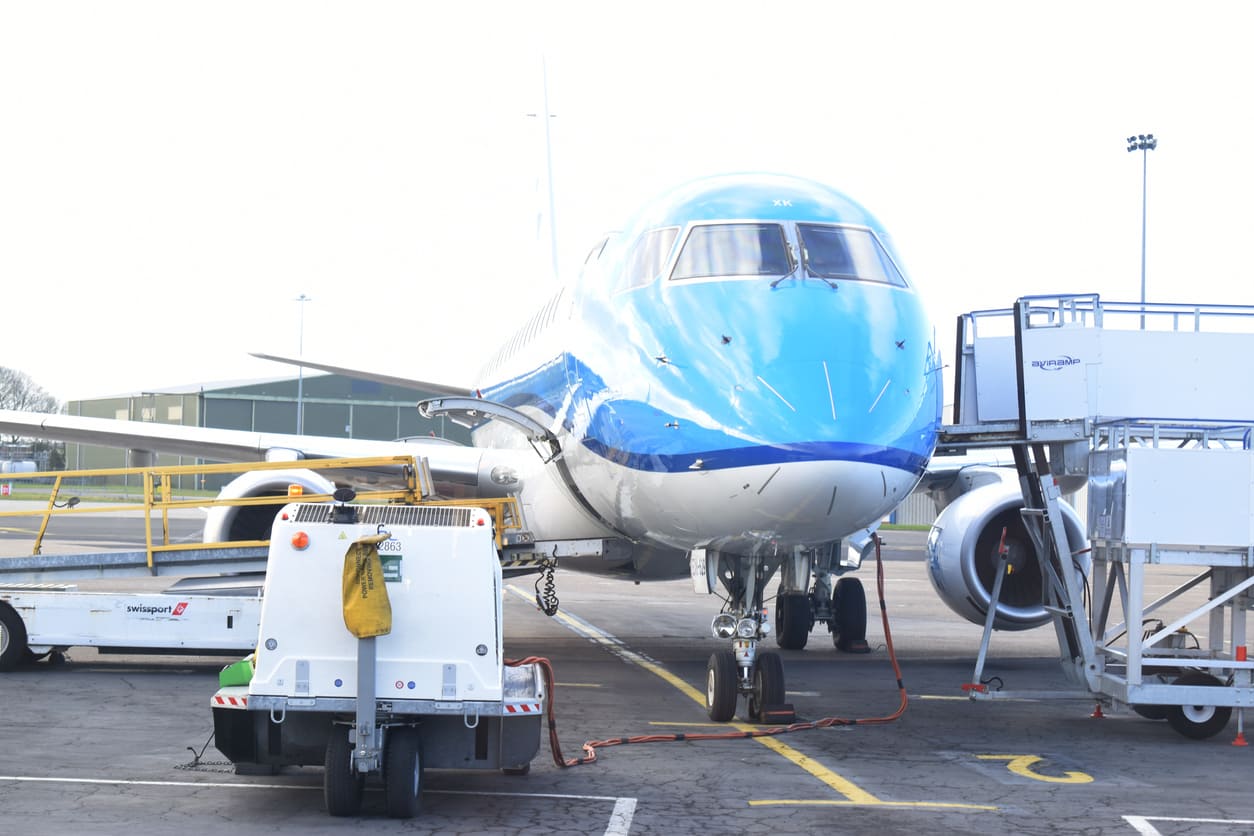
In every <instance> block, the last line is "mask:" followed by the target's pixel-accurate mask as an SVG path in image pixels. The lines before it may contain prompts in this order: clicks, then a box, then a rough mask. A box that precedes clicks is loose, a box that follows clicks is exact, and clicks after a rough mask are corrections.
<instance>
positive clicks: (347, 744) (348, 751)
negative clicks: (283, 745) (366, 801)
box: [322, 725, 366, 816]
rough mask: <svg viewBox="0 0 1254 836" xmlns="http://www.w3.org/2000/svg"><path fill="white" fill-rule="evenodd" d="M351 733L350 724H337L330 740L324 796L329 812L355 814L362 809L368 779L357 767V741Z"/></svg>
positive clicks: (324, 775) (324, 774)
mask: <svg viewBox="0 0 1254 836" xmlns="http://www.w3.org/2000/svg"><path fill="white" fill-rule="evenodd" d="M348 732H349V727H348V726H343V725H336V726H333V727H332V728H331V737H330V739H328V740H327V756H326V763H325V764H324V772H323V776H322V795H323V797H324V798H325V799H326V803H327V812H328V813H330V814H331V815H333V816H355V815H357V813H358V812H359V811H360V810H361V791H362V786H363V785H364V784H365V780H366V779H365V776H363V775H359V774H357V773H356V772H355V771H354V770H353V744H352V742H351V741H350V740H349V739H348Z"/></svg>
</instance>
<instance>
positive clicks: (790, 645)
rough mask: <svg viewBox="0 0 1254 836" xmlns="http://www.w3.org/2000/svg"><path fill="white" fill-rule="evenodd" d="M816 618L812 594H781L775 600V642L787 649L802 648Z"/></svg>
mask: <svg viewBox="0 0 1254 836" xmlns="http://www.w3.org/2000/svg"><path fill="white" fill-rule="evenodd" d="M813 626H814V619H813V617H812V615H811V611H810V596H809V595H807V594H806V593H804V592H790V593H784V594H781V595H779V597H778V598H777V599H776V601H775V643H776V644H778V645H779V646H780V647H782V648H784V649H785V650H801V649H802V648H803V647H805V646H806V641H807V640H808V639H809V638H810V628H811V627H813Z"/></svg>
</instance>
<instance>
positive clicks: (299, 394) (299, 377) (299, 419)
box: [296, 293, 313, 435]
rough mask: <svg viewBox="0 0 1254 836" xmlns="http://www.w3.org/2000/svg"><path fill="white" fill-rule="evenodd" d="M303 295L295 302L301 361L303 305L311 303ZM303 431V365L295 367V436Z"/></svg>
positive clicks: (298, 364)
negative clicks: (297, 312) (297, 314)
mask: <svg viewBox="0 0 1254 836" xmlns="http://www.w3.org/2000/svg"><path fill="white" fill-rule="evenodd" d="M312 301H313V300H312V299H310V298H309V297H308V296H306V295H305V294H303V293H302V294H301V295H300V296H297V297H296V302H297V303H299V305H300V341H299V343H298V344H297V353H296V358H297V359H298V360H302V359H304V357H305V303H306V302H312ZM304 431H305V367H304V365H303V364H300V363H297V365H296V434H297V435H301V434H302V433H304Z"/></svg>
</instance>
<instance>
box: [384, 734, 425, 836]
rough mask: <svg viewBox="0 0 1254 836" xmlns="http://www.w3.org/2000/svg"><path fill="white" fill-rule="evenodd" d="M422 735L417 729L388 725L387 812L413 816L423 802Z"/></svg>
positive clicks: (400, 815) (385, 780)
mask: <svg viewBox="0 0 1254 836" xmlns="http://www.w3.org/2000/svg"><path fill="white" fill-rule="evenodd" d="M422 769H423V763H422V738H421V736H420V735H419V734H418V729H415V728H413V727H411V726H396V727H394V728H391V729H388V736H387V741H386V745H385V746H384V750H383V795H384V797H385V798H386V800H387V809H388V815H389V816H391V817H392V818H394V819H412V818H413V817H414V816H416V815H418V809H419V808H420V807H421V806H422Z"/></svg>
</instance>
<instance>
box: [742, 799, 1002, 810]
mask: <svg viewBox="0 0 1254 836" xmlns="http://www.w3.org/2000/svg"><path fill="white" fill-rule="evenodd" d="M749 806H750V807H770V806H792V807H858V806H864V805H862V804H860V803H859V802H857V801H830V800H827V801H825V800H822V799H818V800H815V799H805V798H798V799H779V800H773V801H750V802H749ZM875 806H876V807H909V808H914V809H917V808H928V809H933V808H935V809H943V810H996V809H997V808H996V807H993V806H990V805H987V804H951V803H948V802H945V801H876V802H875Z"/></svg>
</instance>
